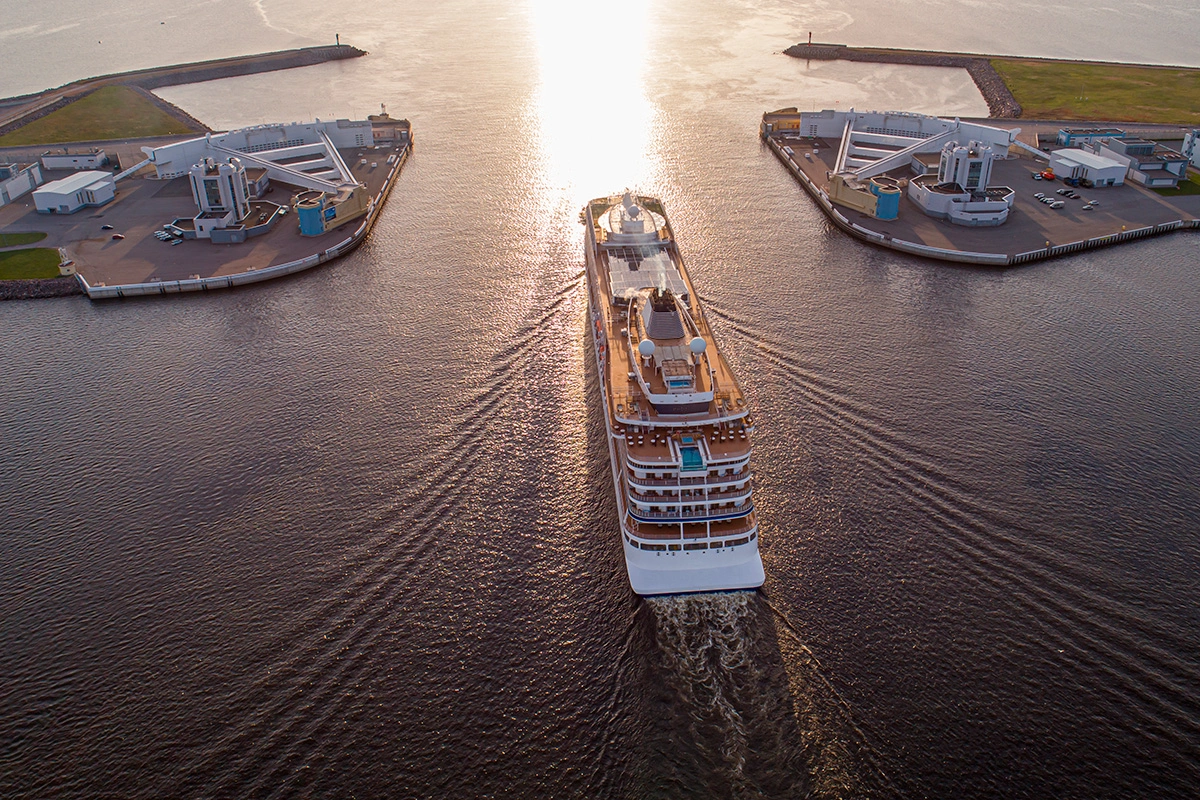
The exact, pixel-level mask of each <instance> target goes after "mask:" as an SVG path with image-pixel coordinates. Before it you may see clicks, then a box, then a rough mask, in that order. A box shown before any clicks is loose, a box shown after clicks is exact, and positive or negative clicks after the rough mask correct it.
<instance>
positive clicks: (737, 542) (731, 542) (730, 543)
mask: <svg viewBox="0 0 1200 800" xmlns="http://www.w3.org/2000/svg"><path fill="white" fill-rule="evenodd" d="M748 541H750V539H749V537H746V536H743V537H742V538H740V539H730V540H729V541H727V542H725V546H726V547H737V546H738V545H740V544H745V543H746V542H748Z"/></svg>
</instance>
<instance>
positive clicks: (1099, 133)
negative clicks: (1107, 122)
mask: <svg viewBox="0 0 1200 800" xmlns="http://www.w3.org/2000/svg"><path fill="white" fill-rule="evenodd" d="M1124 136H1125V131H1123V130H1121V129H1120V128H1059V130H1058V137H1057V139H1056V140H1055V141H1056V142H1057V143H1058V144H1059V145H1061V146H1062V147H1079V146H1080V145H1082V144H1087V143H1089V142H1094V141H1096V140H1097V139H1122V138H1124Z"/></svg>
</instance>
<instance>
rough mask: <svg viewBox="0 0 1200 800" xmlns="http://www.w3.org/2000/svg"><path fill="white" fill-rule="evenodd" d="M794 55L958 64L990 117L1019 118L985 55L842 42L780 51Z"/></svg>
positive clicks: (928, 64) (922, 64)
mask: <svg viewBox="0 0 1200 800" xmlns="http://www.w3.org/2000/svg"><path fill="white" fill-rule="evenodd" d="M783 52H784V53H786V54H787V55H789V56H793V57H794V58H805V59H815V60H818V61H837V60H842V61H865V62H870V63H876V64H908V65H912V66H918V67H959V68H961V69H965V70H966V71H967V74H969V75H970V76H971V80H973V81H975V86H977V87H978V88H979V93H980V94H982V95H983V99H984V100H986V101H987V104H988V111H989V112H990V114H991V116H993V117H1009V118H1012V117H1019V116H1021V105H1020V104H1019V103H1018V102H1017V99H1016V98H1015V97H1013V94H1012V92H1010V91H1009V90H1008V86H1006V85H1005V83H1004V79H1003V78H1001V77H1000V74H999V73H997V72H996V70H995V69H994V68H993V67H992V63H991V61H990V60H989V59H988V57H987V56H973V55H970V54H967V53H938V52H933V51H927V50H892V49H885V48H865V47H847V46H846V45H843V44H795V45H792V46H791V47H789V48H788V49H786V50H784V51H783Z"/></svg>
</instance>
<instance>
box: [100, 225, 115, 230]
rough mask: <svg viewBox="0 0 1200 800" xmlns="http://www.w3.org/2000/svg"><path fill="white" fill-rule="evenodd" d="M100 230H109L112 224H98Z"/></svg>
mask: <svg viewBox="0 0 1200 800" xmlns="http://www.w3.org/2000/svg"><path fill="white" fill-rule="evenodd" d="M100 230H102V231H111V230H112V225H101V226H100Z"/></svg>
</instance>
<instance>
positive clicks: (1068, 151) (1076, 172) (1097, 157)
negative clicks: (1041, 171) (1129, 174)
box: [1050, 148, 1127, 186]
mask: <svg viewBox="0 0 1200 800" xmlns="http://www.w3.org/2000/svg"><path fill="white" fill-rule="evenodd" d="M1050 169H1051V170H1053V171H1054V174H1055V175H1056V176H1057V177H1059V178H1075V179H1076V180H1081V181H1084V180H1086V181H1091V183H1092V185H1093V186H1120V185H1121V184H1123V183H1125V172H1126V169H1127V167H1126V164H1125V162H1124V161H1119V160H1117V159H1115V158H1112V157H1110V156H1109V155H1108V154H1103V155H1101V154H1099V153H1089V152H1088V151H1087V150H1078V149H1076V148H1065V149H1063V150H1055V151H1054V152H1053V153H1051V154H1050Z"/></svg>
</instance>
